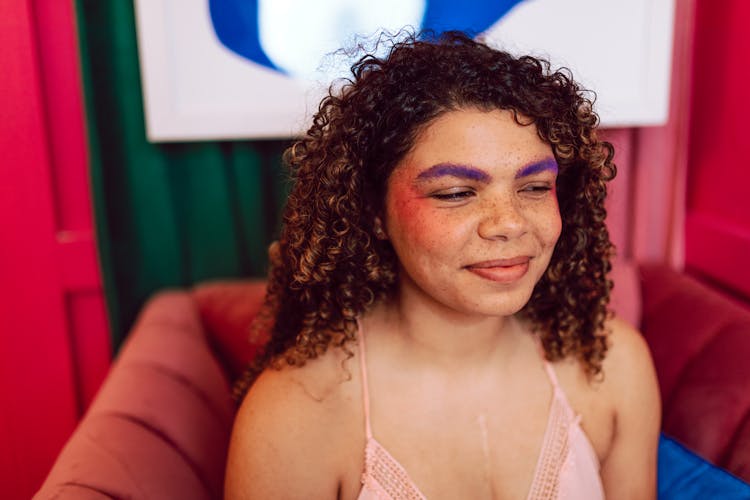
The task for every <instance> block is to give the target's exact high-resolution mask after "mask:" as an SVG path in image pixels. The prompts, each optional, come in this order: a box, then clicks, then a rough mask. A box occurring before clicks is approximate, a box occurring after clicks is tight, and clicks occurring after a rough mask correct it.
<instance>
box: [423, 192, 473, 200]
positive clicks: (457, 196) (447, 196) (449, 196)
mask: <svg viewBox="0 0 750 500" xmlns="http://www.w3.org/2000/svg"><path fill="white" fill-rule="evenodd" d="M472 196H474V191H455V192H451V193H436V194H433V195H431V197H432V198H435V199H436V200H441V201H463V200H465V199H467V198H471V197H472Z"/></svg>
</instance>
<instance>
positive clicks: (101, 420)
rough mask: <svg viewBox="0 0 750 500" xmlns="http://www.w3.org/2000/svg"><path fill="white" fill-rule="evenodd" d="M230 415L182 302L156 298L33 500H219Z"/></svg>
mask: <svg viewBox="0 0 750 500" xmlns="http://www.w3.org/2000/svg"><path fill="white" fill-rule="evenodd" d="M233 416H234V404H233V402H232V401H231V396H230V392H229V386H228V382H227V375H226V374H225V373H224V371H223V369H222V367H221V365H220V364H219V362H218V361H217V360H216V359H215V357H214V355H213V353H212V351H211V350H210V348H209V346H208V343H207V340H206V336H205V334H204V331H203V328H202V325H201V321H200V317H199V315H198V312H197V308H196V305H195V303H194V301H193V299H192V297H191V295H190V294H189V293H187V292H178V291H173V292H162V293H160V294H158V295H156V296H155V297H154V298H152V299H151V300H150V301H149V302H148V303H147V304H146V306H144V308H143V310H142V312H141V314H140V316H139V319H138V321H137V322H136V325H135V326H134V328H133V330H132V331H131V333H130V334H129V336H128V338H127V341H126V343H125V345H124V346H123V348H122V350H121V351H120V354H119V356H118V358H117V360H116V361H115V363H114V364H113V366H112V369H111V370H110V374H109V375H108V377H107V379H106V380H105V382H104V384H103V386H102V388H101V390H100V391H99V393H98V394H97V396H96V398H95V400H94V402H93V403H92V406H91V408H90V409H89V411H88V412H87V414H86V415H85V417H84V419H83V420H82V421H81V423H80V424H79V426H78V427H77V429H76V431H75V432H74V434H73V436H72V437H71V438H70V440H69V441H68V443H67V444H66V445H65V447H64V449H63V451H62V452H61V454H60V456H59V457H58V459H57V462H56V463H55V465H54V466H53V468H52V470H51V472H50V474H49V476H48V477H47V479H46V481H45V483H44V484H43V486H42V488H41V490H40V491H39V492H38V493H37V495H36V496H35V498H38V499H47V498H82V496H81V495H82V492H86V495H84V496H83V498H180V499H208V498H221V495H222V484H223V475H224V466H225V460H226V452H227V444H228V440H229V434H230V432H231V425H232V419H233Z"/></svg>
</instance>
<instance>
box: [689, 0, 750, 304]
mask: <svg viewBox="0 0 750 500" xmlns="http://www.w3.org/2000/svg"><path fill="white" fill-rule="evenodd" d="M696 17H697V19H698V20H699V22H698V23H697V25H696V32H695V55H694V57H695V60H694V65H693V72H692V76H693V96H692V110H693V113H692V121H691V127H690V143H689V156H688V157H689V161H688V163H689V176H688V183H687V222H686V250H687V253H686V263H687V266H688V269H690V270H693V271H696V272H699V273H701V274H704V275H707V276H709V277H711V278H713V279H714V280H716V281H717V282H719V283H720V284H722V285H724V286H726V287H728V288H730V289H733V290H734V291H735V292H738V293H739V294H741V295H744V297H745V298H746V299H750V264H748V256H750V153H748V146H749V145H750V138H749V136H750V123H749V122H748V117H750V95H749V91H748V88H750V83H749V82H748V79H750V66H748V64H747V62H748V57H749V54H750V37H749V36H748V35H747V23H748V20H750V2H747V1H746V0H724V1H721V2H713V1H710V0H697V8H696Z"/></svg>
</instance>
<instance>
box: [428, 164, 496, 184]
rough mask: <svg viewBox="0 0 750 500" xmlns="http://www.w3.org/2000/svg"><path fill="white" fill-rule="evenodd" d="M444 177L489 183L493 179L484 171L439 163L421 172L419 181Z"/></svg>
mask: <svg viewBox="0 0 750 500" xmlns="http://www.w3.org/2000/svg"><path fill="white" fill-rule="evenodd" d="M444 175H450V176H452V177H459V178H462V179H470V180H473V181H480V182H489V181H490V179H491V178H492V177H490V174H488V173H487V172H485V171H484V170H482V169H479V168H476V167H469V166H466V165H455V164H452V163H438V164H437V165H433V166H432V167H430V168H428V169H427V170H425V171H424V172H421V173H420V174H419V175H418V176H417V179H434V178H436V177H442V176H444Z"/></svg>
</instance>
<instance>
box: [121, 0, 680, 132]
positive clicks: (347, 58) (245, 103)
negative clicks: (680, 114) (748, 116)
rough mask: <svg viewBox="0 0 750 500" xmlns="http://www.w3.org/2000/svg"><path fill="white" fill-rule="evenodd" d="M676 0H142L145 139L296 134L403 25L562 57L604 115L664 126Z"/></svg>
mask: <svg viewBox="0 0 750 500" xmlns="http://www.w3.org/2000/svg"><path fill="white" fill-rule="evenodd" d="M674 1H675V0H628V1H627V2H624V1H621V0H494V1H492V0H474V1H471V0H466V1H464V2H458V1H451V0H379V1H378V2H370V1H368V0H315V1H309V0H135V7H136V22H137V31H138V44H139V47H138V50H139V56H140V63H141V75H142V82H143V94H144V108H145V116H146V130H147V134H148V138H149V140H151V141H154V142H161V141H187V140H217V139H248V138H283V137H292V136H294V135H298V134H300V133H302V132H303V131H304V130H305V129H306V128H307V125H308V123H309V120H310V118H311V116H312V114H313V112H314V111H315V109H316V107H317V105H318V102H319V101H320V98H321V97H322V96H323V95H324V93H325V92H326V91H327V88H328V85H329V84H330V82H331V81H332V80H334V79H336V78H340V77H345V76H347V71H348V68H349V66H350V65H351V63H352V62H354V61H355V60H356V59H357V58H358V57H359V56H361V55H362V52H361V51H360V52H358V51H357V50H356V47H358V46H365V47H367V46H370V48H372V47H373V43H374V41H376V40H377V39H378V34H379V33H381V32H383V30H385V31H387V32H390V33H399V31H400V30H402V28H404V27H410V28H409V29H410V30H411V31H415V32H418V31H419V30H421V29H424V28H430V29H433V30H435V31H436V32H440V31H444V30H449V29H459V30H462V31H466V32H468V33H471V34H472V35H477V36H482V37H483V39H484V40H486V41H487V42H488V43H490V44H492V45H493V46H496V47H498V48H501V49H504V50H508V51H509V52H512V53H514V54H519V55H520V54H526V53H527V54H532V55H537V56H543V57H545V58H547V59H549V60H550V61H551V62H552V65H553V67H555V68H557V67H561V66H564V67H567V68H569V69H570V70H571V71H572V73H573V76H574V77H575V78H576V79H577V80H579V81H580V82H582V84H583V85H584V86H585V87H587V88H590V89H592V90H594V91H595V92H596V95H597V99H596V105H595V107H596V110H597V112H598V113H599V114H600V116H601V119H602V124H603V125H604V126H641V125H658V124H663V123H664V122H666V119H667V116H668V106H669V88H670V75H671V59H672V33H673V25H674V20H673V18H674ZM341 48H343V49H344V50H339V49H341ZM380 48H381V49H382V45H381V47H380Z"/></svg>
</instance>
